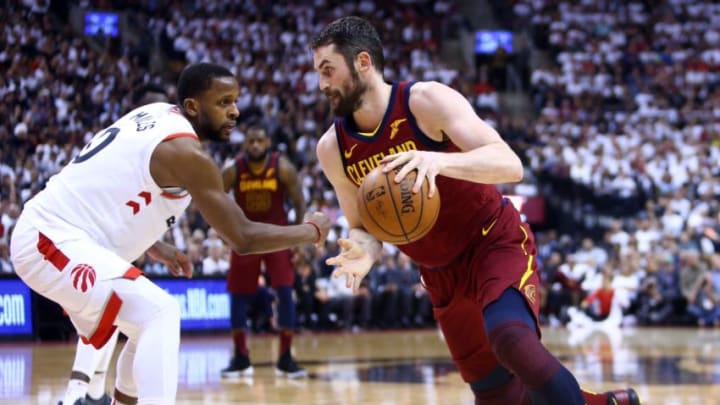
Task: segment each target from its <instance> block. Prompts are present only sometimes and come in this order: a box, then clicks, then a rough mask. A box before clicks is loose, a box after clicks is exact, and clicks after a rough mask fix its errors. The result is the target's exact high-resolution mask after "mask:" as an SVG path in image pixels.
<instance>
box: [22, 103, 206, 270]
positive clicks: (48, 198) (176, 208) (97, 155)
mask: <svg viewBox="0 0 720 405" xmlns="http://www.w3.org/2000/svg"><path fill="white" fill-rule="evenodd" d="M181 136H192V137H195V138H197V135H196V134H195V131H194V130H193V128H192V125H191V124H190V122H188V120H187V119H186V118H185V117H184V116H183V115H182V114H181V113H180V111H179V109H178V108H177V107H176V106H174V105H172V104H166V103H153V104H148V105H145V106H143V107H140V108H137V109H135V110H133V111H131V112H130V113H128V114H127V115H125V116H123V117H122V118H120V119H119V120H118V121H116V122H115V123H113V124H112V125H111V126H110V127H108V128H106V129H104V130H102V131H100V132H98V133H97V134H95V136H94V137H93V139H92V140H91V141H90V143H88V144H87V145H86V146H85V147H84V148H83V150H82V151H81V152H80V154H79V155H78V156H77V157H75V159H73V161H72V162H70V163H69V164H68V165H67V166H66V167H65V168H63V170H62V171H60V173H58V174H56V175H55V176H53V177H52V178H51V179H50V181H49V182H48V184H47V187H46V188H45V189H44V190H42V191H41V192H40V193H38V194H37V195H36V196H35V197H34V198H33V199H32V200H30V201H29V202H28V203H27V204H26V206H25V211H26V212H25V214H26V215H28V220H30V221H31V222H32V223H33V225H35V227H36V228H38V229H39V230H40V232H42V233H44V234H45V235H46V236H47V237H48V238H50V240H53V241H55V242H60V241H63V240H71V239H77V238H87V237H89V238H91V239H92V240H93V241H95V242H96V243H98V244H100V245H101V246H103V247H105V248H107V249H109V250H111V251H113V252H115V253H117V254H118V255H119V256H120V257H122V258H123V259H125V260H127V261H133V260H135V259H137V258H138V257H139V256H140V255H141V254H142V253H143V252H144V251H145V250H147V249H148V248H149V247H150V246H152V245H153V243H155V242H156V241H157V240H158V239H159V238H160V237H161V236H162V234H163V233H164V232H165V231H166V230H167V229H168V228H169V227H170V226H171V225H172V224H173V223H174V222H175V219H176V218H177V217H178V216H179V215H180V214H182V213H183V211H184V210H185V209H186V208H187V206H188V205H189V204H190V195H189V194H188V193H187V192H184V191H181V192H180V193H175V194H172V193H170V192H168V191H166V190H163V189H162V188H161V187H160V186H158V185H157V184H156V183H155V181H154V180H153V178H152V176H151V175H150V157H151V155H152V153H153V151H154V150H155V147H156V146H157V145H158V144H159V143H160V142H162V141H164V140H168V139H172V138H175V137H181ZM178 164H183V163H182V162H178Z"/></svg>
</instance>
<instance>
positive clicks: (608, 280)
mask: <svg viewBox="0 0 720 405" xmlns="http://www.w3.org/2000/svg"><path fill="white" fill-rule="evenodd" d="M612 279H613V276H612V273H611V272H609V271H605V272H603V274H602V285H601V286H600V288H598V289H597V290H595V291H593V292H592V293H590V295H588V296H587V297H585V299H583V300H582V302H581V303H580V308H581V309H582V310H583V311H584V312H585V314H587V316H589V317H590V319H592V320H594V321H602V320H605V319H607V317H608V316H609V315H610V309H611V308H612V304H613V296H614V295H615V290H614V289H613V287H612Z"/></svg>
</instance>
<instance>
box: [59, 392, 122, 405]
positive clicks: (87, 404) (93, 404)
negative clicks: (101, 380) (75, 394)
mask: <svg viewBox="0 0 720 405" xmlns="http://www.w3.org/2000/svg"><path fill="white" fill-rule="evenodd" d="M62 403H63V402H62V401H59V402H58V405H62ZM110 404H112V398H110V396H109V395H108V394H103V396H101V397H100V398H99V399H93V398H90V396H89V395H85V398H78V399H77V400H76V401H75V403H74V404H73V405H110Z"/></svg>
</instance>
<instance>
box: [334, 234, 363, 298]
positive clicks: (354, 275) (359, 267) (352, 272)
mask: <svg viewBox="0 0 720 405" xmlns="http://www.w3.org/2000/svg"><path fill="white" fill-rule="evenodd" d="M338 245H340V248H341V251H340V254H339V255H337V256H334V257H331V258H329V259H327V260H325V263H326V264H328V265H331V266H335V271H334V272H333V277H336V278H337V277H341V276H343V275H344V276H345V285H346V286H347V287H348V288H351V287H352V289H353V292H357V291H358V289H359V288H360V283H361V282H362V279H363V278H364V277H365V275H367V274H368V272H369V271H370V268H371V267H372V265H373V263H374V260H373V258H372V257H371V256H370V253H369V252H368V251H367V250H365V248H364V247H363V246H362V244H360V243H358V242H357V241H354V240H352V239H338Z"/></svg>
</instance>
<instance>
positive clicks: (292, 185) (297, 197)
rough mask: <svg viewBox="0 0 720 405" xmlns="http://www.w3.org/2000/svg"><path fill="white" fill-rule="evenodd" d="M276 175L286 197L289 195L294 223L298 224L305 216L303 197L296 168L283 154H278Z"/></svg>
mask: <svg viewBox="0 0 720 405" xmlns="http://www.w3.org/2000/svg"><path fill="white" fill-rule="evenodd" d="M278 177H279V178H280V181H281V182H282V184H283V186H285V190H286V191H287V193H288V197H290V203H291V204H292V206H293V209H295V223H296V224H299V223H300V222H301V221H302V218H303V217H304V216H305V205H306V204H305V198H304V197H303V194H302V185H301V184H300V178H299V177H298V172H297V169H296V168H295V165H293V164H292V162H290V160H288V159H287V158H286V157H284V156H280V158H279V159H278Z"/></svg>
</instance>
